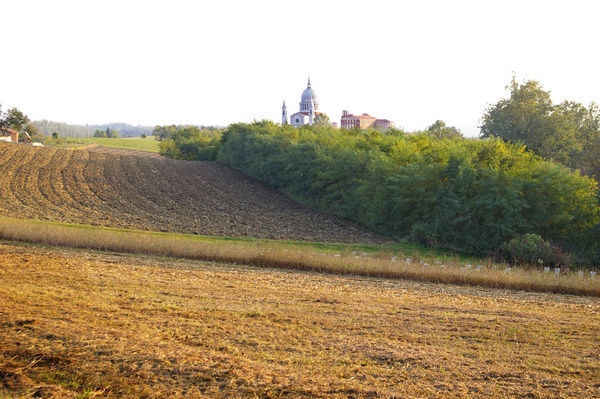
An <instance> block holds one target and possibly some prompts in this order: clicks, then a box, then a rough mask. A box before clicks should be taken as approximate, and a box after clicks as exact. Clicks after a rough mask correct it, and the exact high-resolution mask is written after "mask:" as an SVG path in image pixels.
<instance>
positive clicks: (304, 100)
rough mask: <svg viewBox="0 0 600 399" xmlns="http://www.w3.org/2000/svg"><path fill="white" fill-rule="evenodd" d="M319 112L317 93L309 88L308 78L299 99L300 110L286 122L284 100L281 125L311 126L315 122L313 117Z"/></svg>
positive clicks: (286, 115)
mask: <svg viewBox="0 0 600 399" xmlns="http://www.w3.org/2000/svg"><path fill="white" fill-rule="evenodd" d="M318 110H319V102H318V101H317V93H315V91H314V90H313V89H312V88H311V87H310V78H308V84H307V85H306V90H304V91H303V92H302V97H301V99H300V110H299V111H298V112H296V113H295V114H293V115H291V116H290V118H289V121H288V114H287V106H286V105H285V100H284V101H283V106H282V107H281V123H282V124H283V125H285V124H288V123H289V124H290V125H292V126H302V125H306V124H309V125H312V124H313V123H314V122H315V116H316V115H317V111H318Z"/></svg>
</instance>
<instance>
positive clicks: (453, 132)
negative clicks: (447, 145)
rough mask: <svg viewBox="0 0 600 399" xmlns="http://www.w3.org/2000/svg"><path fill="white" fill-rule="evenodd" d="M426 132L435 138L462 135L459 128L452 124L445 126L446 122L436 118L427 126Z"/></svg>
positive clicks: (449, 137) (450, 137)
mask: <svg viewBox="0 0 600 399" xmlns="http://www.w3.org/2000/svg"><path fill="white" fill-rule="evenodd" d="M427 134H429V135H430V136H432V137H435V138H437V139H452V138H458V137H463V135H462V134H461V132H460V130H458V129H457V128H455V127H454V126H446V122H444V121H442V120H439V119H438V120H437V121H435V123H434V124H433V125H431V126H429V127H428V128H427Z"/></svg>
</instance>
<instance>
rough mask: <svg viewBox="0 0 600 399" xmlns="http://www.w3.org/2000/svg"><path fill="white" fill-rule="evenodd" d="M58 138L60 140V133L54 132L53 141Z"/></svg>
mask: <svg viewBox="0 0 600 399" xmlns="http://www.w3.org/2000/svg"><path fill="white" fill-rule="evenodd" d="M58 138H59V134H58V132H53V133H52V140H58Z"/></svg>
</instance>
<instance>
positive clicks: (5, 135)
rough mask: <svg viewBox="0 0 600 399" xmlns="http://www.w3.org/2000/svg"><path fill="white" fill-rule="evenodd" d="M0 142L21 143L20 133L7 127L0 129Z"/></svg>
mask: <svg viewBox="0 0 600 399" xmlns="http://www.w3.org/2000/svg"><path fill="white" fill-rule="evenodd" d="M0 141H8V142H11V141H12V142H13V143H16V142H18V141H19V132H17V131H16V130H13V129H9V128H7V127H3V128H0Z"/></svg>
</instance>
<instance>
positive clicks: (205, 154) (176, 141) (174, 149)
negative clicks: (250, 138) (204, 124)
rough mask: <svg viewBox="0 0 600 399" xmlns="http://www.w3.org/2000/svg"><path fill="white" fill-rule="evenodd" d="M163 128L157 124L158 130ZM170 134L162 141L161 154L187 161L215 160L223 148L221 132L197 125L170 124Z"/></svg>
mask: <svg viewBox="0 0 600 399" xmlns="http://www.w3.org/2000/svg"><path fill="white" fill-rule="evenodd" d="M158 128H161V127H160V126H157V128H156V130H158ZM169 128H170V131H169V134H170V136H169V137H168V138H167V137H164V138H163V139H162V140H161V142H160V154H161V155H163V156H165V157H167V158H172V159H182V160H186V161H215V160H216V159H217V154H218V152H219V149H220V148H221V132H220V131H215V130H203V129H200V128H198V127H197V126H179V127H174V126H169Z"/></svg>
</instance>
